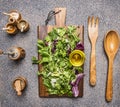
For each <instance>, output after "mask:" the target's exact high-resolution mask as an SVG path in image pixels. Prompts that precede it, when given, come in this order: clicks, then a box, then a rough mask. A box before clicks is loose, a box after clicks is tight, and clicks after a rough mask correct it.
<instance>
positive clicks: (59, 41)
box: [32, 26, 82, 96]
mask: <svg viewBox="0 0 120 107" xmlns="http://www.w3.org/2000/svg"><path fill="white" fill-rule="evenodd" d="M79 41H80V39H79V37H78V34H77V32H76V27H75V26H68V28H54V29H53V30H52V31H51V32H50V33H48V35H47V36H46V37H45V38H44V40H38V42H37V46H38V53H39V54H40V55H41V60H37V59H36V58H35V57H33V58H32V61H33V63H39V64H42V69H41V71H39V72H38V73H37V74H38V75H41V76H42V78H43V83H44V85H45V86H46V87H47V89H48V92H49V93H50V94H57V95H64V94H67V95H69V96H71V95H72V90H71V85H70V82H71V81H72V80H74V79H75V78H76V75H75V71H76V70H77V71H79V72H82V67H74V66H72V64H71V63H70V61H69V52H71V51H73V50H74V49H75V47H76V44H77V43H78V42H79Z"/></svg>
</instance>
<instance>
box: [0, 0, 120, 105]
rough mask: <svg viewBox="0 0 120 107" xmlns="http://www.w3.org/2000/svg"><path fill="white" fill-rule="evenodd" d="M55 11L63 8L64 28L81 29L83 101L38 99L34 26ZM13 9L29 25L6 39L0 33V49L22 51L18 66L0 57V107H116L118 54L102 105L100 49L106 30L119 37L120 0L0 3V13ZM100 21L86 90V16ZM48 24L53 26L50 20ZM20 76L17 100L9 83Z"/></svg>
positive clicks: (0, 22) (119, 98)
mask: <svg viewBox="0 0 120 107" xmlns="http://www.w3.org/2000/svg"><path fill="white" fill-rule="evenodd" d="M55 7H66V8H67V19H66V25H70V24H72V25H77V24H82V25H84V27H85V29H84V43H85V53H86V62H85V65H84V73H85V74H86V76H85V78H84V96H83V98H39V96H38V78H37V75H36V71H37V65H32V63H31V57H32V56H37V48H36V42H37V31H36V29H37V28H36V26H37V25H43V24H44V20H45V18H46V17H47V13H48V12H49V11H50V10H52V9H54V8H55ZM12 9H17V10H18V11H20V12H21V13H22V15H23V18H24V19H26V20H27V21H28V22H29V23H30V31H29V32H27V33H25V34H22V33H18V34H17V35H16V36H13V37H11V36H9V35H7V34H6V33H5V32H3V31H0V48H1V49H4V50H5V49H8V48H9V47H11V46H21V47H23V48H24V49H25V50H26V58H25V59H23V60H22V61H20V62H17V63H15V62H13V61H11V60H8V58H7V57H6V56H0V107H120V58H119V56H120V50H119V51H118V54H117V56H116V58H115V61H114V67H113V70H114V71H113V77H114V82H113V100H112V102H110V103H107V102H106V101H105V86H106V76H107V67H108V61H107V57H106V55H105V52H104V48H103V39H104V35H105V34H106V32H107V31H108V30H111V29H113V30H116V31H118V32H119V33H120V0H0V11H1V12H8V11H9V10H12ZM92 15H94V16H98V17H99V18H100V25H99V37H98V40H97V44H96V60H97V61H96V63H97V64H96V66H97V84H96V86H95V87H90V86H89V60H90V49H91V45H90V42H89V39H88V32H87V18H88V16H92ZM7 18H8V17H7V16H4V15H3V14H2V13H0V29H2V27H3V26H4V25H5V24H6V23H7ZM49 24H51V25H53V24H54V20H52V21H51V22H50V23H49ZM20 75H21V76H24V77H26V78H27V80H28V86H27V88H26V90H25V91H24V93H23V95H22V96H21V97H18V96H16V93H15V91H14V90H13V89H12V86H11V83H12V81H13V79H14V78H15V77H17V76H20Z"/></svg>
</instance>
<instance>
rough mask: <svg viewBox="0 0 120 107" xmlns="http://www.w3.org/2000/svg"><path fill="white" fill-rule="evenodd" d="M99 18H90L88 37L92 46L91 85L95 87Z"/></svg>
mask: <svg viewBox="0 0 120 107" xmlns="http://www.w3.org/2000/svg"><path fill="white" fill-rule="evenodd" d="M98 23H99V19H98V18H96V19H95V18H94V17H92V18H90V17H89V18H88V35H89V39H90V42H91V45H92V50H91V59H90V85H91V86H95V85H96V52H95V47H96V40H97V38H98Z"/></svg>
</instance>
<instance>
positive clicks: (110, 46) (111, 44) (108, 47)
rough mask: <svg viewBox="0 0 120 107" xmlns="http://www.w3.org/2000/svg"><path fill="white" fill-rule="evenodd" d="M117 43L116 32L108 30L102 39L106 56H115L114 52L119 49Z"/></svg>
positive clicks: (118, 42)
mask: <svg viewBox="0 0 120 107" xmlns="http://www.w3.org/2000/svg"><path fill="white" fill-rule="evenodd" d="M119 44H120V40H119V36H118V33H117V32H115V31H109V32H108V33H107V34H106V36H105V39H104V47H105V51H106V54H107V55H108V57H109V56H110V57H111V55H114V56H115V54H116V53H117V51H118V49H119Z"/></svg>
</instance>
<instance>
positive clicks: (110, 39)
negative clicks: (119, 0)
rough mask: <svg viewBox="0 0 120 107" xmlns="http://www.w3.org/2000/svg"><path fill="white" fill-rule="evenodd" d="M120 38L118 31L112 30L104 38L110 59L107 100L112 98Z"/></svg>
mask: <svg viewBox="0 0 120 107" xmlns="http://www.w3.org/2000/svg"><path fill="white" fill-rule="evenodd" d="M119 45H120V39H119V35H118V33H117V32H115V31H113V30H111V31H109V32H108V33H107V34H106V36H105V38H104V47H105V51H106V54H107V56H108V60H109V66H108V77H107V86H106V100H107V101H111V100H112V94H113V61H114V58H115V55H116V53H117V51H118V49H119Z"/></svg>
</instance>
